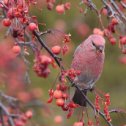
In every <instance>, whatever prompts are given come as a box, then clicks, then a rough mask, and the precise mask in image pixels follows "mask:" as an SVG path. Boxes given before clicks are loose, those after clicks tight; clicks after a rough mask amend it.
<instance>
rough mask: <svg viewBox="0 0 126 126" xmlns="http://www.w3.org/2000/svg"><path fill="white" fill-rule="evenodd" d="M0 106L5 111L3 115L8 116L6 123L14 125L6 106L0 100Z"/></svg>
mask: <svg viewBox="0 0 126 126" xmlns="http://www.w3.org/2000/svg"><path fill="white" fill-rule="evenodd" d="M0 108H1V109H2V111H3V112H4V113H5V115H6V116H7V117H8V123H9V125H10V126H15V125H14V122H13V119H12V117H10V113H9V112H8V110H7V108H6V107H5V106H4V105H3V104H2V103H1V102H0Z"/></svg>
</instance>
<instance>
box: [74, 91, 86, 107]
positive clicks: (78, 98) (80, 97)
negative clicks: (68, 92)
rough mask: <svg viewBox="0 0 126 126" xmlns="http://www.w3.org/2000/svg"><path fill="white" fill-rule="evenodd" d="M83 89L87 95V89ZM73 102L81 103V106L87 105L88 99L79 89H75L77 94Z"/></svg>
mask: <svg viewBox="0 0 126 126" xmlns="http://www.w3.org/2000/svg"><path fill="white" fill-rule="evenodd" d="M82 91H83V93H84V94H85V95H86V94H87V90H82ZM73 102H74V103H76V104H79V105H80V106H86V100H85V98H84V97H83V95H82V94H81V93H80V91H78V90H76V91H75V94H74V96H73Z"/></svg>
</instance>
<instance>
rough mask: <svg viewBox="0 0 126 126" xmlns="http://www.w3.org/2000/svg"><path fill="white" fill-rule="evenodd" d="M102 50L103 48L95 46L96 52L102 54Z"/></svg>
mask: <svg viewBox="0 0 126 126" xmlns="http://www.w3.org/2000/svg"><path fill="white" fill-rule="evenodd" d="M103 50H104V47H103V46H97V48H96V51H97V52H100V53H102V52H103Z"/></svg>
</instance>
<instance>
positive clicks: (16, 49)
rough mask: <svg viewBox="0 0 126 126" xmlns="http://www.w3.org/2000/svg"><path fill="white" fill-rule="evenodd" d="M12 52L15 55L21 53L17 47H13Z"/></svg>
mask: <svg viewBox="0 0 126 126" xmlns="http://www.w3.org/2000/svg"><path fill="white" fill-rule="evenodd" d="M12 51H13V52H14V53H16V54H19V53H20V52H21V48H20V46H18V45H15V46H13V48H12Z"/></svg>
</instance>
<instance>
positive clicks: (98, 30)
mask: <svg viewBox="0 0 126 126" xmlns="http://www.w3.org/2000/svg"><path fill="white" fill-rule="evenodd" d="M93 33H94V34H98V35H101V36H103V35H104V32H103V31H101V30H100V29H99V28H94V30H93Z"/></svg>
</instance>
